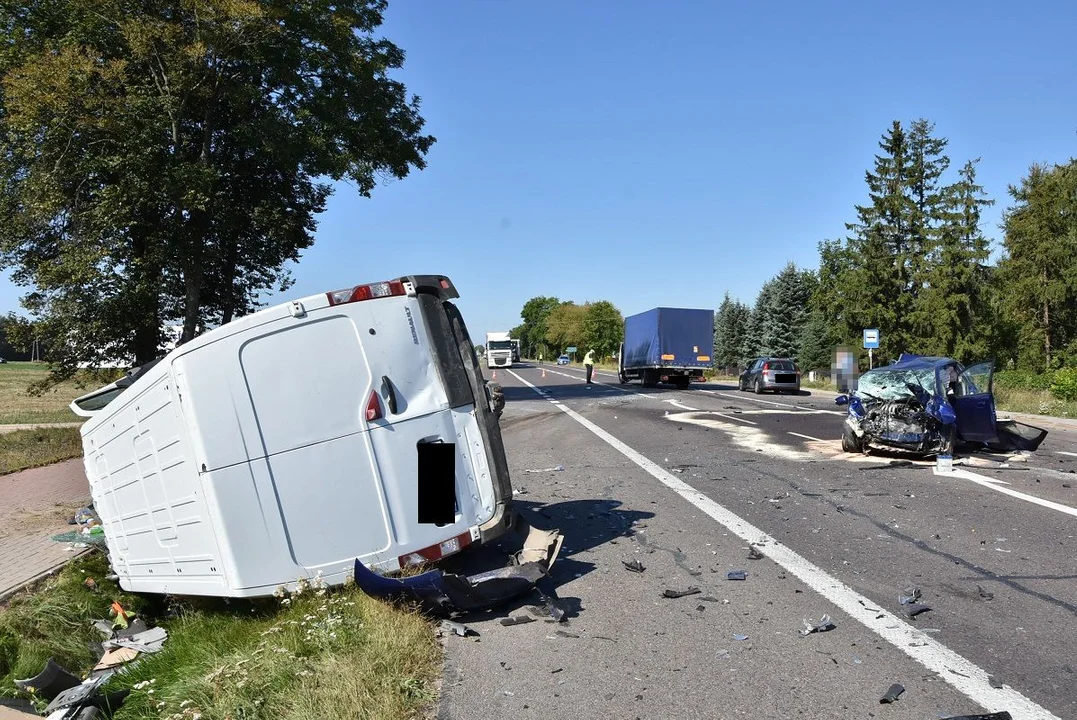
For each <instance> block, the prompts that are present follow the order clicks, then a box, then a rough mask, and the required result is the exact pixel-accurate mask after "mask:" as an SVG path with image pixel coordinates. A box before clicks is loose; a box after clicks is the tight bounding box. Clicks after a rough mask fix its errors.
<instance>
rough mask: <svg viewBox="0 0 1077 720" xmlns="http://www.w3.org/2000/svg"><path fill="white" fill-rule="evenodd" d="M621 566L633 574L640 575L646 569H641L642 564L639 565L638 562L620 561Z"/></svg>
mask: <svg viewBox="0 0 1077 720" xmlns="http://www.w3.org/2000/svg"><path fill="white" fill-rule="evenodd" d="M621 564H622V565H624V566H625V570H630V571H631V572H634V573H641V572H643V571H644V570H646V569H647V568H645V567H643V563H641V562H640V561H639V560H633V561H632V562H627V561H625V560H622V561H621Z"/></svg>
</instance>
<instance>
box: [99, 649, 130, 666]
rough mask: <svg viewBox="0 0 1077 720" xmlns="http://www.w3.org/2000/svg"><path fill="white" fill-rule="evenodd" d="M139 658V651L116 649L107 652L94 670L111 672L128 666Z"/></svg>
mask: <svg viewBox="0 0 1077 720" xmlns="http://www.w3.org/2000/svg"><path fill="white" fill-rule="evenodd" d="M137 657H138V650H134V649H132V648H127V647H120V648H114V649H112V650H107V651H106V652H105V654H104V656H102V658H101V659H100V660H99V661H98V663H97V664H96V665H94V668H93V669H94V670H111V669H112V668H117V667H119V666H120V665H126V664H127V663H129V662H131V661H132V660H134V659H135V658H137Z"/></svg>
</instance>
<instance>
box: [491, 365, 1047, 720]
mask: <svg viewBox="0 0 1077 720" xmlns="http://www.w3.org/2000/svg"><path fill="white" fill-rule="evenodd" d="M509 373H510V374H511V375H512V376H513V377H515V378H516V379H517V380H519V381H520V382H521V383H523V384H524V385H526V386H527V387H529V388H531V389H532V390H534V391H535V392H537V393H538V394H539V395H542V396H543V397H545V395H544V394H543V392H542V391H541V390H540V389H539V388H538V387H536V386H535V385H532V384H531V383H530V382H528V381H527V380H525V379H523V378H522V377H520V376H519V375H517V374H516V373H514V372H512V371H511V370H510V371H509ZM557 407H558V408H560V410H561V411H562V412H564V413H565V414H566V415H568V416H569V417H570V418H572V419H573V420H575V421H576V422H578V423H579V424H580V425H582V426H583V427H585V428H587V429H588V430H590V431H591V432H592V433H594V434H595V435H596V436H597V437H598V438H599V439H601V440H602V441H604V442H605V443H606V444H607V445H609V446H610V447H612V448H614V449H615V450H617V451H618V452H620V453H621V454H622V455H624V456H625V457H626V458H628V459H629V460H631V461H632V462H634V463H635V464H636V465H638V466H639V467H640V468H641V469H643V470H644V471H646V472H647V473H648V474H650V475H651V476H652V477H654V478H655V479H657V480H658V481H659V482H661V483H662V484H663V485H665V486H666V487H668V488H669V489H670V490H673V491H674V492H675V493H677V494H678V495H680V496H681V497H682V498H684V499H685V500H687V501H688V502H690V503H692V505H694V506H695V507H696V508H698V509H699V510H700V511H702V512H704V513H705V514H707V515H708V516H710V517H711V518H713V519H714V520H715V521H717V522H718V523H719V524H721V525H723V526H724V527H726V528H727V529H728V530H729V531H730V532H732V533H734V534H735V535H737V536H738V537H740V538H741V539H742V540H745V541H747V542H750V543H755V544H757V545H762V546H764V547H765V548H766V555H767V557H769V558H770V559H771V560H773V561H774V562H775V563H777V564H778V565H780V566H781V567H782V568H784V569H785V570H786V572H789V573H791V574H792V575H795V576H796V577H798V578H800V580H801V581H802V582H803V583H804V584H806V585H807V586H808V587H810V588H812V589H813V590H815V591H816V592H817V593H819V594H820V595H822V596H823V597H825V598H826V599H827V600H829V601H830V602H832V603H833V604H834V605H836V606H837V607H839V608H841V609H842V610H843V611H845V612H846V613H847V614H848V615H849V616H851V617H852V618H853V619H855V620H856V621H857V622H859V623H861V624H862V625H864V626H865V627H867V628H868V629H870V630H871V631H873V632H874V633H876V634H877V635H879V636H880V637H881V638H883V639H884V640H886V641H887V642H888V643H890V644H891V645H893V646H894V647H896V648H898V649H899V650H901V651H902V652H904V653H905V654H906V655H908V656H909V657H911V658H912V659H913V660H915V661H917V662H919V663H920V664H921V665H923V666H924V667H926V668H927V669H929V670H931V671H933V672H935V673H937V674H938V676H939V677H940V678H941V679H942V680H944V681H945V682H947V683H949V684H950V685H952V686H953V687H954V688H956V689H957V690H958V691H960V692H961V693H963V694H964V695H965V696H966V697H968V698H969V699H970V700H972V701H973V702H975V703H977V704H979V705H981V706H983V707H984V708H987V709H988V711H1001V710H1009V711H1010V712H1011V713H1013V714H1014V716H1015V717H1019V718H1024V719H1027V720H1060V718H1058V716H1057V715H1054V714H1053V713H1051V712H1050V711H1049V710H1047V709H1046V708H1044V707H1041V706H1040V705H1038V704H1036V703H1035V702H1033V701H1032V700H1030V699H1029V698H1027V697H1025V696H1024V695H1022V694H1021V693H1019V692H1018V691H1016V690H1014V689H1013V688H1011V687H1008V686H1007V687H1001V688H995V687H992V681H991V680H990V679H989V676H988V674H987V671H985V670H984V669H983V668H981V667H980V666H978V665H976V664H975V663H973V662H972V661H971V660H968V659H967V658H965V657H964V656H962V655H960V654H958V653H956V652H954V651H953V650H951V649H950V648H948V647H946V646H945V645H943V644H942V643H940V642H938V641H937V640H935V638H933V637H932V636H931V635H928V634H927V633H924V632H922V631H921V630H918V629H917V628H915V627H913V626H912V625H910V624H909V623H907V622H905V621H904V620H902V619H901V618H900V617H898V616H897V615H895V614H893V613H891V612H889V611H887V610H885V609H882V610H880V609H878V608H876V607H875V604H874V603H873V602H872V601H871V600H869V599H868V598H866V597H864V596H863V595H861V594H860V593H858V592H856V591H855V590H853V589H852V588H851V587H849V586H848V585H846V584H845V583H843V582H841V580H839V579H838V578H836V577H834V576H833V575H831V574H830V573H828V572H826V571H825V570H823V569H822V568H820V567H818V566H816V565H814V564H812V563H811V562H809V561H808V560H807V559H805V558H804V557H803V556H801V555H799V554H798V553H796V552H794V551H793V550H791V549H790V548H788V547H786V546H784V545H782V544H781V543H780V542H779V541H778V540H776V539H775V538H773V537H771V536H770V535H768V534H766V533H764V532H763V531H762V530H760V529H759V528H757V527H755V526H753V525H751V524H750V523H749V522H747V521H746V520H744V519H743V518H741V517H740V516H738V515H736V514H735V513H733V512H732V511H731V510H728V509H727V508H725V507H723V506H722V505H719V504H718V503H717V502H715V501H714V500H713V499H712V498H710V497H709V496H707V495H706V494H704V493H702V492H699V491H698V490H696V489H695V488H693V487H692V486H691V485H689V484H688V483H686V482H684V481H682V480H680V479H678V478H676V477H674V476H673V475H672V474H671V473H669V472H667V471H666V470H665V469H664V468H662V467H661V466H660V465H658V464H657V463H655V462H653V461H652V460H649V459H648V458H647V457H646V456H644V455H643V454H642V453H640V452H638V451H636V450H634V449H633V448H631V447H629V446H628V445H626V444H625V443H623V442H621V441H620V440H618V439H617V438H616V437H614V436H613V435H611V434H610V433H608V432H606V431H605V430H603V429H602V428H601V427H599V426H598V425H596V424H594V423H593V422H591V421H590V420H588V419H587V418H585V417H583V416H582V415H580V414H579V413H577V412H576V411H575V410H573V409H572V408H570V407H568V406H567V405H563V404H558V405H557ZM957 472H960V471H957Z"/></svg>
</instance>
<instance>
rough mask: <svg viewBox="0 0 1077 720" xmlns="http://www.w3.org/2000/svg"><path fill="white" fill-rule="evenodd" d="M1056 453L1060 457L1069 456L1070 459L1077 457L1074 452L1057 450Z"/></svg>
mask: <svg viewBox="0 0 1077 720" xmlns="http://www.w3.org/2000/svg"><path fill="white" fill-rule="evenodd" d="M1055 452H1056V453H1058V454H1059V455H1069V456H1070V457H1077V453H1074V452H1066V451H1065V450H1055Z"/></svg>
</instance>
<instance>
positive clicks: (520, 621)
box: [501, 615, 535, 627]
mask: <svg viewBox="0 0 1077 720" xmlns="http://www.w3.org/2000/svg"><path fill="white" fill-rule="evenodd" d="M531 622H535V618H533V617H531V616H530V615H512V616H509V617H506V618H501V624H502V625H504V626H505V627H511V626H513V625H526V624H527V623H531Z"/></svg>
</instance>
